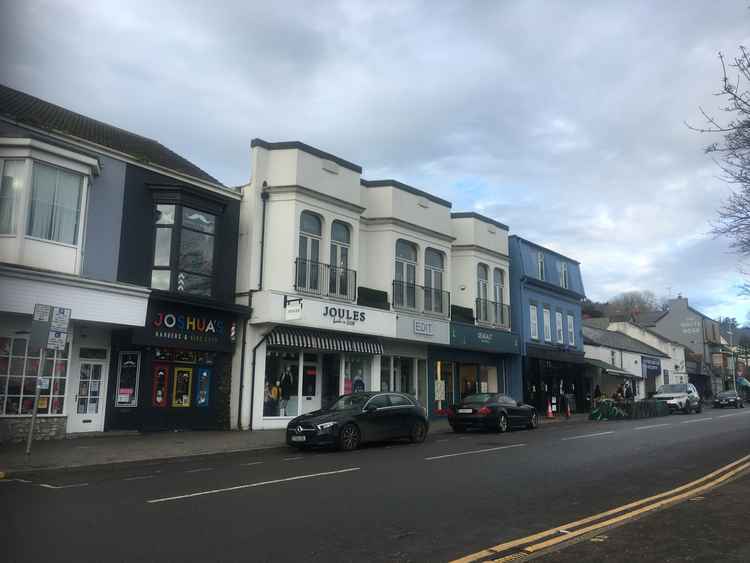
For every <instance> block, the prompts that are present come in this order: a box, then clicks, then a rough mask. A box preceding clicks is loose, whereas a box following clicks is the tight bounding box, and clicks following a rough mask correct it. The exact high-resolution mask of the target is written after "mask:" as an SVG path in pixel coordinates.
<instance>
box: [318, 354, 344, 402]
mask: <svg viewBox="0 0 750 563" xmlns="http://www.w3.org/2000/svg"><path fill="white" fill-rule="evenodd" d="M340 373H341V361H340V359H339V356H338V355H336V354H323V381H322V386H323V388H322V389H321V395H322V398H321V407H322V408H324V409H325V408H328V407H329V406H331V405H332V404H333V403H334V401H336V399H337V398H338V396H339V375H340Z"/></svg>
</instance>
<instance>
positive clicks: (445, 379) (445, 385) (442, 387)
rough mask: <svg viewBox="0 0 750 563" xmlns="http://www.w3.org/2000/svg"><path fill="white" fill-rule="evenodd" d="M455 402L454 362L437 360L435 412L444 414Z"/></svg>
mask: <svg viewBox="0 0 750 563" xmlns="http://www.w3.org/2000/svg"><path fill="white" fill-rule="evenodd" d="M453 403H454V399H453V362H442V361H439V362H435V402H434V408H435V412H436V413H438V414H442V413H443V412H444V409H446V408H448V407H449V406H451V405H452V404H453Z"/></svg>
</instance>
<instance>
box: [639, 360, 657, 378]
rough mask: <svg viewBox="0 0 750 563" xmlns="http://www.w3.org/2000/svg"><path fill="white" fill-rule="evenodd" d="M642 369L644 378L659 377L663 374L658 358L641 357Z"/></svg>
mask: <svg viewBox="0 0 750 563" xmlns="http://www.w3.org/2000/svg"><path fill="white" fill-rule="evenodd" d="M641 367H642V370H643V376H644V377H650V376H657V375H659V374H660V373H661V362H660V361H659V359H658V358H649V357H647V356H641Z"/></svg>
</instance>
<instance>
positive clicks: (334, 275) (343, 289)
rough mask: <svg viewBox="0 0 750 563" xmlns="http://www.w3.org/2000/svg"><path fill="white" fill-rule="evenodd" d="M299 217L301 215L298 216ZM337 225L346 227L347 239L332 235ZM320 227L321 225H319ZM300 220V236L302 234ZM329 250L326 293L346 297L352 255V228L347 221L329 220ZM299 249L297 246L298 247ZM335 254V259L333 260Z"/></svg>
mask: <svg viewBox="0 0 750 563" xmlns="http://www.w3.org/2000/svg"><path fill="white" fill-rule="evenodd" d="M300 217H301V216H300ZM337 225H340V226H342V227H343V228H344V229H346V234H347V241H346V242H344V241H341V240H337V239H335V238H334V236H333V230H334V228H336V226H337ZM321 229H322V225H321ZM302 232H303V231H302V230H301V220H300V236H302ZM305 235H307V233H305ZM328 250H329V255H328V256H329V260H328V261H329V263H330V265H329V267H330V276H329V279H328V280H327V281H328V293H329V295H331V296H334V297H347V294H348V292H349V276H350V273H349V270H350V269H351V268H350V266H351V257H352V256H351V255H352V228H351V226H350V225H349V224H348V223H345V222H344V221H339V220H338V219H336V220H334V221H332V222H331V242H330V244H329V247H328ZM298 251H299V247H298ZM334 255H335V260H334ZM344 255H345V256H346V260H345V264H341V258H342V256H344Z"/></svg>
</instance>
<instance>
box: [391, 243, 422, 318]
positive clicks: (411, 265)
mask: <svg viewBox="0 0 750 563" xmlns="http://www.w3.org/2000/svg"><path fill="white" fill-rule="evenodd" d="M393 302H394V305H396V306H397V307H408V308H410V309H415V308H416V307H417V245H416V244H414V243H411V242H409V241H406V240H403V239H399V240H397V241H396V279H395V280H394V282H393Z"/></svg>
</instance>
